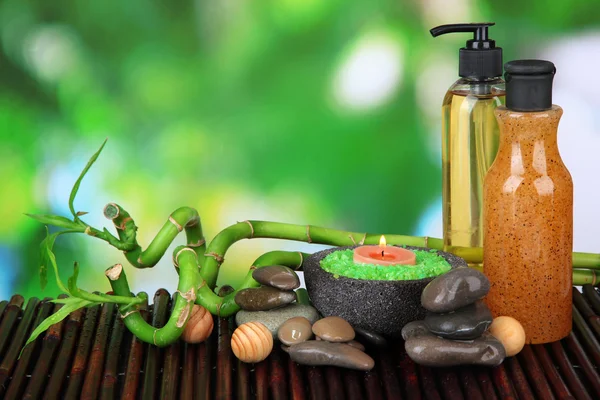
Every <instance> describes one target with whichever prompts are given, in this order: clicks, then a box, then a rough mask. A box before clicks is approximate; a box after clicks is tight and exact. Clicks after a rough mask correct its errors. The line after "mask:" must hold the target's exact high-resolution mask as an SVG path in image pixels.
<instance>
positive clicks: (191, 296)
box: [175, 287, 196, 302]
mask: <svg viewBox="0 0 600 400" xmlns="http://www.w3.org/2000/svg"><path fill="white" fill-rule="evenodd" d="M175 293H179V295H180V296H181V297H183V298H184V299H186V300H187V301H188V302H190V301H191V302H194V301H196V291H195V290H194V288H193V287H191V288H190V290H188V291H187V292H185V293H184V292H182V291H181V290H179V289H177V290H176V291H175Z"/></svg>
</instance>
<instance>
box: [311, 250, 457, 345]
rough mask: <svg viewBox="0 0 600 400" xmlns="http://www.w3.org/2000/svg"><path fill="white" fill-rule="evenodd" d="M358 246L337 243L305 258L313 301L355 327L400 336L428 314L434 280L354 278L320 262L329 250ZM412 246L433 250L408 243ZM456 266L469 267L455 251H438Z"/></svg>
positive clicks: (330, 313)
mask: <svg viewBox="0 0 600 400" xmlns="http://www.w3.org/2000/svg"><path fill="white" fill-rule="evenodd" d="M355 247H358V246H349V247H336V248H332V249H327V250H323V251H319V252H317V253H314V254H312V255H311V256H310V257H308V258H307V259H306V260H305V261H304V264H303V266H304V280H305V282H306V288H307V290H308V293H309V295H310V299H311V301H312V303H313V305H314V306H315V307H316V308H317V310H319V312H320V313H321V314H323V315H324V316H331V315H336V316H338V317H342V318H344V319H345V320H346V321H348V322H350V324H351V325H352V326H353V327H355V328H362V329H365V330H368V331H372V332H375V333H379V334H383V335H388V336H392V337H400V336H401V332H402V327H404V325H406V324H407V323H409V322H411V321H415V320H419V319H423V318H425V315H426V310H425V309H424V308H423V307H422V306H421V292H422V291H423V288H425V286H426V285H427V284H428V283H429V282H431V281H432V280H433V278H425V279H418V280H402V281H375V280H365V279H354V278H347V277H344V276H340V277H339V278H335V277H334V276H333V274H331V273H329V272H327V271H325V270H323V269H322V268H321V265H320V262H321V260H322V259H323V258H325V257H326V256H327V255H328V254H330V253H333V252H334V251H338V250H346V249H354V248H355ZM406 248H407V249H409V250H430V249H427V248H424V247H412V246H406ZM437 253H438V254H439V255H441V256H442V257H444V258H445V259H446V261H448V263H449V264H450V265H451V266H452V268H457V267H467V263H466V262H465V260H463V259H462V258H460V257H457V256H455V255H454V254H450V253H446V252H443V251H437Z"/></svg>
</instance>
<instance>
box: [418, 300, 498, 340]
mask: <svg viewBox="0 0 600 400" xmlns="http://www.w3.org/2000/svg"><path fill="white" fill-rule="evenodd" d="M492 319H493V317H492V313H491V311H490V309H489V308H488V307H487V306H486V305H485V303H484V302H483V301H481V300H478V301H476V302H475V303H473V304H469V305H468V306H465V307H463V308H459V309H458V310H456V311H452V312H449V313H444V314H436V313H429V314H427V316H426V317H425V321H424V324H425V326H426V327H427V329H429V331H430V332H431V333H433V334H435V335H437V336H441V337H444V338H447V339H456V340H472V339H476V338H478V337H479V336H481V335H482V334H483V332H485V331H487V329H488V328H489V326H490V325H491V324H492Z"/></svg>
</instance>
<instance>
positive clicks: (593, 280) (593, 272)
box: [592, 269, 596, 286]
mask: <svg viewBox="0 0 600 400" xmlns="http://www.w3.org/2000/svg"><path fill="white" fill-rule="evenodd" d="M592 275H593V276H594V278H593V279H592V286H596V270H594V269H593V270H592Z"/></svg>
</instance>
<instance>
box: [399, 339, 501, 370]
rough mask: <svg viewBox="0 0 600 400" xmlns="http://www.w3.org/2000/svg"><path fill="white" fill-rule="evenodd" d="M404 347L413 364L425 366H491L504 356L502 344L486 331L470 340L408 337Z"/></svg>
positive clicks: (497, 363)
mask: <svg viewBox="0 0 600 400" xmlns="http://www.w3.org/2000/svg"><path fill="white" fill-rule="evenodd" d="M404 348H405V349H406V353H407V354H408V356H409V357H410V358H411V359H412V360H413V361H414V362H416V363H417V364H420V365H424V366H427V367H452V366H456V365H469V364H473V365H486V366H490V367H494V366H497V365H499V364H500V363H502V361H503V360H504V358H505V357H506V351H505V350H504V346H502V343H500V341H499V340H498V339H496V338H495V337H493V336H492V335H490V334H489V333H488V332H486V333H484V334H483V335H482V336H481V337H479V338H477V339H475V340H470V341H458V340H449V339H444V338H441V337H437V336H435V335H433V334H431V333H429V334H425V335H421V336H414V337H411V338H409V339H408V340H407V341H406V342H405V343H404Z"/></svg>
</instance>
